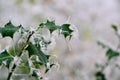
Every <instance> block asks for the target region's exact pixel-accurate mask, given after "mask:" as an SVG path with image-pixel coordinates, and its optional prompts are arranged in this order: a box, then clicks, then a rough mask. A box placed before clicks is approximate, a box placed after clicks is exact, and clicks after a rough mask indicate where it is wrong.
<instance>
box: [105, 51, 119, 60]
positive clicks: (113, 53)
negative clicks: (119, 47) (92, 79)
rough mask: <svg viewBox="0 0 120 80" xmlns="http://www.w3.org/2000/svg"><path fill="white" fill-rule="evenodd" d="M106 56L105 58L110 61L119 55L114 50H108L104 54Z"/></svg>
mask: <svg viewBox="0 0 120 80" xmlns="http://www.w3.org/2000/svg"><path fill="white" fill-rule="evenodd" d="M106 56H107V57H108V59H109V60H110V59H112V58H114V57H117V56H119V53H118V52H116V51H114V50H112V49H108V50H107V52H106Z"/></svg>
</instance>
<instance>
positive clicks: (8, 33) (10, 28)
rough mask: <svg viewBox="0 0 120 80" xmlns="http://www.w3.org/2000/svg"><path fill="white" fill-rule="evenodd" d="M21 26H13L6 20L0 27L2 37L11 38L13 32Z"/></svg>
mask: <svg viewBox="0 0 120 80" xmlns="http://www.w3.org/2000/svg"><path fill="white" fill-rule="evenodd" d="M20 27H21V25H20V26H14V25H13V24H12V23H11V22H8V23H7V24H6V25H5V27H3V28H0V33H1V34H2V36H3V37H7V36H8V37H11V38H13V35H14V33H15V32H16V31H17V30H18V29H19V28H20Z"/></svg>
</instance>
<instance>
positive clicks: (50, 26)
mask: <svg viewBox="0 0 120 80" xmlns="http://www.w3.org/2000/svg"><path fill="white" fill-rule="evenodd" d="M39 26H40V27H41V28H43V27H47V28H48V29H49V30H50V33H52V32H53V31H55V30H56V29H58V26H57V25H56V24H55V21H49V20H47V22H46V23H41V24H40V25H39Z"/></svg>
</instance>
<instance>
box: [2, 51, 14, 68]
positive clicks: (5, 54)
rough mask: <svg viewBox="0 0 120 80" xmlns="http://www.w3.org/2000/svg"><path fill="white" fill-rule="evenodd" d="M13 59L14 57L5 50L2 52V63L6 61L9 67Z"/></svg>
mask: <svg viewBox="0 0 120 80" xmlns="http://www.w3.org/2000/svg"><path fill="white" fill-rule="evenodd" d="M12 60H13V57H12V56H11V55H10V54H9V53H8V52H7V51H6V50H5V51H3V52H2V53H1V54H0V65H1V64H3V62H4V61H6V66H7V67H9V65H10V62H11V61H12Z"/></svg>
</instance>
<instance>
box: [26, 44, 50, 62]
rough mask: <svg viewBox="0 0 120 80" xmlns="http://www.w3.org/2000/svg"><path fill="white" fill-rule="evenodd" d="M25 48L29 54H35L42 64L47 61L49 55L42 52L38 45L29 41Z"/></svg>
mask: <svg viewBox="0 0 120 80" xmlns="http://www.w3.org/2000/svg"><path fill="white" fill-rule="evenodd" d="M27 50H28V52H29V55H30V56H32V55H37V56H38V57H39V60H40V62H41V63H42V64H46V63H47V62H48V59H49V55H46V54H44V53H43V52H42V51H41V49H40V46H38V45H34V44H32V43H30V44H29V46H28V47H27Z"/></svg>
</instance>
